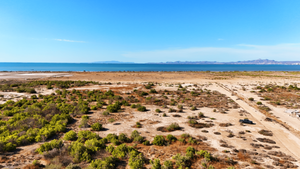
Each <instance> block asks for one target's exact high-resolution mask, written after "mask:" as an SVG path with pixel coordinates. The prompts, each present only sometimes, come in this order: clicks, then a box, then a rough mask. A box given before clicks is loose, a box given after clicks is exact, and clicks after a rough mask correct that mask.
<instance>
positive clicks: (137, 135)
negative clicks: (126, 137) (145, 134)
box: [131, 130, 140, 139]
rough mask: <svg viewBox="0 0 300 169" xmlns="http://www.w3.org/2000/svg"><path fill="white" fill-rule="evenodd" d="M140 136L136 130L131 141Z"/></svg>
mask: <svg viewBox="0 0 300 169" xmlns="http://www.w3.org/2000/svg"><path fill="white" fill-rule="evenodd" d="M139 136H140V133H139V132H138V131H136V130H134V131H133V132H132V133H131V139H135V138H136V137H139Z"/></svg>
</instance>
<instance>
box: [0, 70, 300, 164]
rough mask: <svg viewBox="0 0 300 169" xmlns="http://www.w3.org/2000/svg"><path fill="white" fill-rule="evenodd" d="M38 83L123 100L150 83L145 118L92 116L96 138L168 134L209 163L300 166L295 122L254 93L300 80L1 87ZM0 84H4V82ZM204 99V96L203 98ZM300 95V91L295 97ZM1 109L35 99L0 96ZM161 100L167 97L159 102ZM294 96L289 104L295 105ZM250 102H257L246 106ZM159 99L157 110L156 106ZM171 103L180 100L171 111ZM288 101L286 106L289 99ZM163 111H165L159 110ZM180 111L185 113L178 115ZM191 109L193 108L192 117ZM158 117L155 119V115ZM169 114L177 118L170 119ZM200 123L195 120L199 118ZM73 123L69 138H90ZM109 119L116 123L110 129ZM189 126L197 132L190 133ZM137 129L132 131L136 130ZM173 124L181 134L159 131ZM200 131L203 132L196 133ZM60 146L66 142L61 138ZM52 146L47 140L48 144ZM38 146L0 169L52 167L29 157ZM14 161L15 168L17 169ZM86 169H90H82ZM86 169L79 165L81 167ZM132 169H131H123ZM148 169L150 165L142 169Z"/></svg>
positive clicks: (156, 76) (160, 154) (143, 77)
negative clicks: (206, 155)
mask: <svg viewBox="0 0 300 169" xmlns="http://www.w3.org/2000/svg"><path fill="white" fill-rule="evenodd" d="M40 78H43V80H53V81H58V80H63V81H65V80H74V81H75V80H81V81H96V82H100V84H99V85H89V86H82V87H74V88H69V89H67V90H69V91H71V90H73V89H76V90H80V91H84V90H90V91H92V90H101V91H108V90H112V91H114V92H115V93H118V94H120V96H122V97H124V98H125V97H127V96H129V95H136V94H134V92H133V90H135V89H136V90H138V91H145V92H149V90H148V89H145V85H146V84H147V83H148V82H152V83H153V84H155V85H154V86H153V87H152V89H155V90H156V91H157V93H153V94H150V93H149V95H148V96H146V97H149V96H151V97H152V98H150V99H146V97H140V100H141V102H142V105H143V106H145V107H146V109H147V111H145V112H140V111H137V109H133V108H131V107H123V106H122V111H120V112H118V113H110V114H109V115H104V114H103V112H104V111H105V110H106V108H107V106H103V107H102V108H100V109H97V110H91V111H90V113H89V114H87V116H89V124H93V123H95V122H99V123H101V124H103V128H104V130H101V131H95V133H97V134H99V136H100V137H106V136H107V135H108V134H110V133H115V134H117V135H118V134H120V133H125V134H127V135H128V136H130V135H131V133H132V131H134V130H137V131H138V132H139V133H140V135H141V136H143V137H145V139H146V140H149V141H150V142H152V141H153V138H154V137H155V136H156V135H163V136H167V135H168V134H172V135H174V136H175V137H177V138H180V136H181V135H182V134H189V135H191V136H192V137H193V138H195V139H198V141H200V142H201V144H199V145H197V146H198V149H204V150H209V151H210V152H212V154H213V155H215V156H218V157H220V158H221V159H222V158H224V159H226V158H232V159H233V160H235V161H237V164H234V167H235V168H298V166H300V162H299V160H300V144H299V143H300V120H299V119H298V118H295V117H293V116H290V115H288V114H287V113H285V110H286V109H287V107H285V106H284V105H283V106H276V105H274V104H271V103H270V101H268V100H262V95H260V94H258V92H255V91H256V89H255V87H257V86H265V85H267V84H276V85H279V86H289V85H290V84H293V85H295V84H299V85H298V86H300V73H299V72H72V73H69V72H66V73H30V72H22V73H18V72H9V73H7V72H2V73H0V80H1V79H6V80H7V81H9V80H16V81H26V80H29V79H40ZM3 83H5V82H3ZM182 89H184V90H185V91H186V92H192V91H195V92H199V93H200V95H195V96H192V94H189V93H187V94H185V93H184V91H183V92H177V91H181V90H182ZM36 90H37V92H38V94H43V95H49V94H51V93H54V92H55V90H56V89H46V88H44V87H41V88H37V89H36ZM200 91H201V92H200ZM299 92H300V91H299ZM0 95H1V96H2V97H0V99H1V100H0V104H2V103H5V102H6V101H7V100H15V101H17V100H19V99H21V97H24V96H25V97H27V98H29V97H30V96H31V95H33V94H20V93H17V92H0ZM164 96H165V97H164ZM295 96H296V97H297V96H298V98H299V97H300V95H299V93H298V92H295ZM295 96H294V97H295ZM249 98H253V99H254V101H250V100H249ZM155 99H160V100H162V101H161V104H157V103H155ZM172 99H173V100H175V101H176V100H178V101H177V104H175V105H172V102H173V101H172ZM286 99H287V100H288V98H286ZM256 102H262V105H263V106H267V107H269V108H270V110H268V111H265V109H261V108H260V105H258V104H257V103H256ZM164 105H167V106H164ZM178 105H182V108H179V106H178ZM190 105H193V106H195V107H196V109H195V110H193V109H192V107H191V106H190ZM157 109H160V112H157V111H156V110H157ZM172 110H174V111H172ZM200 112H201V113H202V114H203V117H200V116H199V113H200ZM74 119H75V122H74V123H72V124H70V125H68V126H67V127H68V130H74V131H75V132H76V133H78V132H79V131H81V130H91V128H90V127H87V128H80V127H79V125H80V124H81V120H82V119H81V118H80V117H75V118H74ZM110 119H114V121H111V120H110ZM240 119H249V120H251V121H253V123H254V124H245V123H240V122H239V120H240ZM190 120H194V121H196V122H197V124H205V125H203V126H201V127H195V126H197V125H192V124H191V121H190ZM137 122H140V124H141V127H140V128H137V127H136V123H137ZM172 123H177V124H178V125H179V126H180V129H179V130H175V131H167V132H162V131H158V128H159V127H165V128H166V127H168V126H169V125H171V124H172ZM199 126H200V125H199ZM260 131H269V132H270V133H271V134H270V135H263V134H261V133H262V132H260ZM59 137H61V138H63V134H62V135H61V136H59ZM49 141H50V140H49ZM40 144H41V143H36V144H32V145H28V146H22V147H18V150H19V151H18V152H17V153H15V154H6V156H2V157H1V159H0V162H1V163H0V165H1V166H2V167H12V168H18V167H24V166H25V165H27V164H31V163H32V161H33V160H34V159H37V158H38V159H39V160H41V162H42V163H43V164H44V165H47V164H48V163H49V161H47V160H45V159H44V158H43V157H42V155H34V153H33V152H34V150H35V149H36V148H38V147H39V145H40ZM137 147H138V149H139V151H140V152H142V153H143V155H144V156H145V157H146V158H147V159H154V158H159V159H160V160H161V161H165V160H170V159H172V158H171V157H172V156H174V155H176V154H177V153H185V149H186V147H188V145H186V144H181V143H180V142H179V141H177V142H176V143H174V144H172V145H170V146H164V147H161V146H153V145H152V146H145V145H142V144H138V145H137ZM17 161H18V162H17ZM193 162H194V164H193V165H192V167H191V168H202V167H203V166H202V164H201V160H197V159H195V160H194V161H193ZM212 164H213V165H214V166H215V168H227V167H228V166H230V165H228V164H224V165H223V164H222V165H221V163H212ZM85 165H86V166H87V164H85ZM232 165H233V164H232ZM83 166H84V165H83ZM126 167H127V168H129V167H128V166H126ZM145 167H146V168H151V165H150V164H146V165H145Z"/></svg>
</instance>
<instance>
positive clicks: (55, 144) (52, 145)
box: [36, 139, 63, 154]
mask: <svg viewBox="0 0 300 169" xmlns="http://www.w3.org/2000/svg"><path fill="white" fill-rule="evenodd" d="M62 146H63V142H62V140H56V139H55V140H52V141H50V142H49V143H44V144H42V145H41V146H40V148H38V149H37V150H36V152H38V153H39V154H43V152H45V151H49V150H52V149H54V148H57V149H59V148H61V147H62Z"/></svg>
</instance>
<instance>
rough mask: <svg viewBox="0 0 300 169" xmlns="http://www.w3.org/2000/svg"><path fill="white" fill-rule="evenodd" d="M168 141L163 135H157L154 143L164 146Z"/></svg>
mask: <svg viewBox="0 0 300 169" xmlns="http://www.w3.org/2000/svg"><path fill="white" fill-rule="evenodd" d="M165 143H166V141H165V138H164V137H163V136H162V135H157V136H155V137H154V140H153V142H152V144H154V145H157V146H163V145H165Z"/></svg>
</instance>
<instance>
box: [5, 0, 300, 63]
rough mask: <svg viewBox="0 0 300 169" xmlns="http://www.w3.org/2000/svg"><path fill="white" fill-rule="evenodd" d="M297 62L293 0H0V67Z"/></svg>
mask: <svg viewBox="0 0 300 169" xmlns="http://www.w3.org/2000/svg"><path fill="white" fill-rule="evenodd" d="M259 58H261V59H275V60H281V61H283V60H287V61H288V60H298V61H299V60H300V1H299V0H180V1H179V0H95V1H92V0H2V1H0V62H95V61H111V60H117V61H125V62H140V63H142V62H165V61H238V60H252V59H259Z"/></svg>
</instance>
